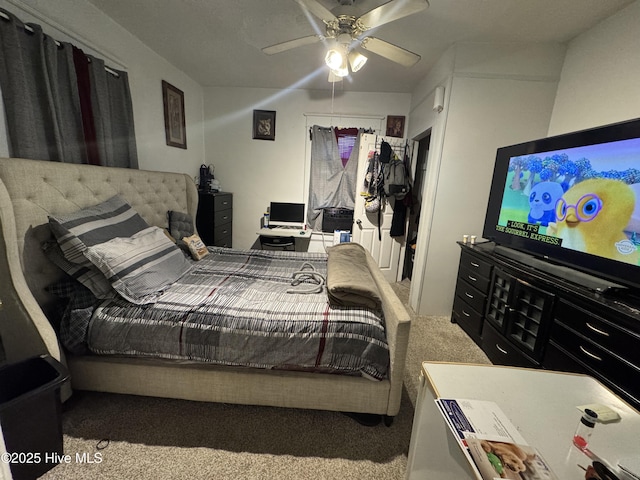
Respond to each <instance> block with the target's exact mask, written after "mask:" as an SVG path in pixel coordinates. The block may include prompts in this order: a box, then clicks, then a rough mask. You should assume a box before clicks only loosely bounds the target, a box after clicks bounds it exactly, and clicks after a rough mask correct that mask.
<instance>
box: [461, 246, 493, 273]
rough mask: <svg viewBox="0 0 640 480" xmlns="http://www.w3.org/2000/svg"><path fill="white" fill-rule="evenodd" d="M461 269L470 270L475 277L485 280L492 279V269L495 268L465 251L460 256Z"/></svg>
mask: <svg viewBox="0 0 640 480" xmlns="http://www.w3.org/2000/svg"><path fill="white" fill-rule="evenodd" d="M460 268H461V269H465V270H468V271H469V272H471V273H472V274H473V275H474V276H475V275H480V276H482V277H485V278H491V269H492V268H493V266H492V265H491V264H490V263H487V262H485V261H484V260H482V259H480V258H478V257H476V256H475V255H471V254H470V253H468V252H466V251H464V250H463V251H462V254H461V255H460Z"/></svg>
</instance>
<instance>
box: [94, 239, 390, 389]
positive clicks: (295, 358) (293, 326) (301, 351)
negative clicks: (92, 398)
mask: <svg viewBox="0 0 640 480" xmlns="http://www.w3.org/2000/svg"><path fill="white" fill-rule="evenodd" d="M209 250H210V254H209V255H207V256H206V257H205V258H203V259H202V260H200V261H199V262H194V265H193V267H192V268H191V269H190V270H189V271H188V272H187V273H186V274H185V275H183V276H182V277H181V278H180V279H179V280H178V282H176V283H175V284H173V285H172V286H171V287H170V288H169V289H168V290H167V291H166V292H165V293H164V294H163V295H162V296H161V297H160V299H159V300H158V301H157V302H156V303H154V304H150V305H133V304H131V303H128V302H126V301H123V300H121V299H113V300H107V301H104V302H103V303H102V304H101V305H100V306H99V307H97V308H96V311H95V312H94V315H93V318H92V320H91V323H90V326H89V332H88V346H89V349H90V350H91V351H93V352H94V353H97V354H102V355H105V354H111V355H128V356H130V355H135V356H149V357H160V358H171V359H181V360H191V361H202V362H211V363H215V364H224V365H238V366H247V367H258V368H273V369H292V370H303V371H315V372H331V373H346V374H359V375H363V376H365V377H369V378H372V379H376V380H380V379H383V378H385V377H386V376H387V368H388V363H389V351H388V345H387V341H386V336H385V326H384V320H383V318H382V312H380V311H373V310H368V309H363V308H349V307H333V306H330V305H329V302H328V298H327V293H326V289H324V288H323V289H322V291H321V292H320V293H304V292H305V291H307V292H308V291H309V290H313V289H314V288H315V286H316V283H317V279H318V278H319V277H318V276H317V275H316V276H315V278H314V277H313V276H311V275H306V274H302V275H301V274H295V272H299V271H304V272H310V271H312V270H314V271H315V272H316V273H318V274H320V275H322V276H326V272H327V256H326V255H325V254H323V253H300V252H281V251H278V252H276V251H264V250H237V249H225V248H216V247H209ZM294 277H295V278H297V279H298V280H302V281H301V283H299V284H297V285H292V281H293V280H294ZM293 283H294V284H295V283H296V282H293Z"/></svg>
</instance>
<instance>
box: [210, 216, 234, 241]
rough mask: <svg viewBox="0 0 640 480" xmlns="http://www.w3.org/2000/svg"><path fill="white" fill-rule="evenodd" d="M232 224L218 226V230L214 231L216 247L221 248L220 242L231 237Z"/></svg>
mask: <svg viewBox="0 0 640 480" xmlns="http://www.w3.org/2000/svg"><path fill="white" fill-rule="evenodd" d="M231 227H232V224H231V222H229V223H226V224H224V225H220V226H218V225H216V228H214V229H213V243H214V245H216V246H218V247H220V246H222V245H218V243H219V242H220V241H222V239H224V238H226V237H231V231H232V228H231Z"/></svg>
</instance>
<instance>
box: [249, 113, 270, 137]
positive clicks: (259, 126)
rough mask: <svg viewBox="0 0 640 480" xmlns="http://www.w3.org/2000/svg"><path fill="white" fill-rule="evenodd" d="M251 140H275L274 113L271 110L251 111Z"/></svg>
mask: <svg viewBox="0 0 640 480" xmlns="http://www.w3.org/2000/svg"><path fill="white" fill-rule="evenodd" d="M253 138H254V139H256V140H275V139H276V112H274V111H273V110H254V111H253Z"/></svg>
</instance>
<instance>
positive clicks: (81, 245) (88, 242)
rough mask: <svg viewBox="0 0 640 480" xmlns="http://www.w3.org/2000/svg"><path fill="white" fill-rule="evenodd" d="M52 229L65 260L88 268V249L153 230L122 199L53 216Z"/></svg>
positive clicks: (50, 221) (118, 198)
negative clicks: (146, 230) (86, 256)
mask: <svg viewBox="0 0 640 480" xmlns="http://www.w3.org/2000/svg"><path fill="white" fill-rule="evenodd" d="M49 225H50V227H51V231H52V232H53V234H54V236H55V237H56V240H57V241H58V244H59V245H60V248H61V249H62V253H63V254H64V256H65V258H66V259H67V260H69V261H70V262H74V263H79V264H85V265H86V263H87V259H86V258H85V257H84V255H83V252H84V251H85V250H86V248H87V247H90V246H92V245H97V244H99V243H104V242H107V241H109V240H111V239H112V238H116V237H130V236H131V235H133V234H134V233H138V232H139V231H141V230H144V229H145V228H148V227H149V225H148V224H147V222H145V221H144V219H143V218H142V217H141V216H140V215H138V213H137V212H136V211H135V210H134V209H133V208H131V205H129V204H128V203H127V202H126V201H125V200H124V199H122V198H121V197H119V196H118V195H115V196H113V197H111V198H110V199H109V200H106V201H104V202H102V203H99V204H98V205H94V206H91V207H87V208H83V209H82V210H79V211H77V212H73V213H69V214H67V215H51V216H49Z"/></svg>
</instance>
